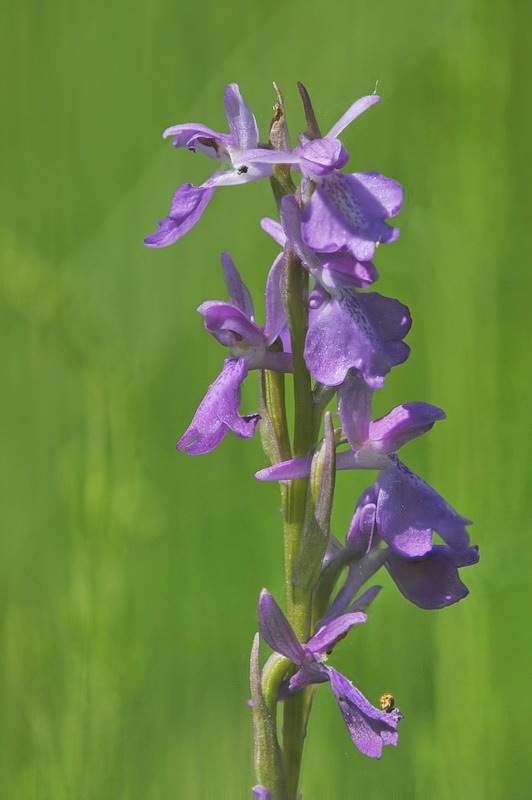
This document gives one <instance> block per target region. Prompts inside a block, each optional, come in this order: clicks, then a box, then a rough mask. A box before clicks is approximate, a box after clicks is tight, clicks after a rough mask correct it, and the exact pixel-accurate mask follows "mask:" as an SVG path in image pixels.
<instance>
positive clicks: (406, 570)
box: [386, 545, 479, 609]
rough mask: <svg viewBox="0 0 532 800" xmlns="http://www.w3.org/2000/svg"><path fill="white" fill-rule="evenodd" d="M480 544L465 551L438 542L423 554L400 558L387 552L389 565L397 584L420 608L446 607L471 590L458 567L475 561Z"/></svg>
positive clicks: (391, 552) (477, 558) (402, 592)
mask: <svg viewBox="0 0 532 800" xmlns="http://www.w3.org/2000/svg"><path fill="white" fill-rule="evenodd" d="M478 560H479V554H478V547H470V548H469V550H467V552H466V553H465V554H464V553H462V554H459V553H456V552H455V551H454V550H452V549H451V548H450V547H445V546H442V545H435V546H434V547H433V548H432V549H431V550H430V552H429V553H427V555H426V556H425V557H424V558H421V559H408V558H401V556H399V555H398V554H397V553H394V552H393V551H392V550H389V552H388V560H387V562H386V568H387V570H388V572H389V573H390V575H391V577H392V579H393V580H394V582H395V584H396V586H397V588H398V589H399V591H400V592H401V594H403V595H404V596H405V597H406V599H407V600H410V602H411V603H413V604H414V605H416V606H419V608H427V609H433V608H444V607H445V606H450V605H452V604H453V603H457V602H458V601H459V600H462V599H463V598H464V597H466V596H467V595H468V594H469V589H468V588H467V586H465V584H463V583H462V581H461V580H460V578H459V575H458V568H459V567H467V566H471V565H472V564H476V563H477V562H478Z"/></svg>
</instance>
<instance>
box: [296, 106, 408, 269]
mask: <svg viewBox="0 0 532 800" xmlns="http://www.w3.org/2000/svg"><path fill="white" fill-rule="evenodd" d="M379 100H380V97H378V95H369V96H367V97H361V98H360V100H357V101H356V103H354V104H353V105H352V106H351V108H349V109H348V111H347V112H346V113H345V114H344V115H343V117H341V119H340V120H338V122H337V123H336V124H335V125H334V126H333V127H332V128H331V130H330V131H329V133H328V134H327V135H326V136H325V137H324V138H323V139H316V140H313V141H310V142H307V143H306V144H304V145H303V146H302V147H301V148H300V151H299V154H298V155H299V166H300V169H301V171H302V173H303V174H304V175H305V177H307V178H310V179H312V181H313V182H314V183H315V184H316V189H315V191H314V193H313V194H312V196H311V198H310V200H309V202H308V203H307V205H306V206H305V209H304V211H303V238H304V239H305V241H306V243H307V244H308V245H309V246H310V247H312V249H313V250H315V251H317V252H329V253H332V252H336V251H338V250H340V249H342V248H346V249H347V250H348V251H350V252H351V253H352V255H353V256H354V257H355V258H357V259H359V260H360V261H369V260H370V259H371V258H373V254H374V252H375V247H376V246H377V245H378V244H379V243H381V242H383V243H387V242H393V241H395V240H396V239H397V237H398V236H399V229H398V228H393V227H390V226H389V225H387V223H386V222H385V221H384V220H385V219H388V218H389V217H394V216H395V215H396V214H398V213H399V211H400V210H401V205H402V202H403V189H402V187H401V185H400V184H399V183H397V181H394V180H393V179H392V178H386V177H385V176H384V175H380V174H379V173H377V172H355V173H353V174H350V175H345V174H343V173H341V172H339V169H340V168H341V167H343V166H345V164H346V163H347V160H348V157H349V156H348V154H347V152H346V150H345V148H344V147H343V146H342V145H341V143H340V142H339V141H338V136H339V135H340V133H341V132H342V131H343V130H344V128H345V127H346V126H347V125H349V124H350V123H351V122H352V121H353V120H354V119H356V118H357V117H358V116H359V115H360V114H362V113H363V112H364V111H366V109H368V108H370V107H371V106H372V105H374V104H375V103H377V102H378V101H379Z"/></svg>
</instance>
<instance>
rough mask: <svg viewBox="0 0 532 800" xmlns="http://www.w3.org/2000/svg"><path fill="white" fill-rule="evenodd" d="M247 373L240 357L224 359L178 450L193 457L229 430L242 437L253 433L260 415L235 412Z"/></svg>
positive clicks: (219, 439)
mask: <svg viewBox="0 0 532 800" xmlns="http://www.w3.org/2000/svg"><path fill="white" fill-rule="evenodd" d="M247 374H248V367H247V364H246V361H245V360H244V359H243V358H240V359H238V360H235V359H227V360H226V361H225V362H224V366H223V370H222V372H221V373H220V374H219V375H218V377H217V378H216V380H215V381H214V383H213V384H212V385H211V386H209V389H208V390H207V394H206V395H205V397H204V398H203V400H202V401H201V403H200V404H199V406H198V410H197V411H196V413H195V414H194V418H193V420H192V422H191V423H190V425H189V426H188V428H187V430H186V431H185V433H184V434H183V436H182V437H181V439H180V440H179V442H178V443H177V449H178V450H183V449H185V450H186V452H187V453H188V454H189V455H194V456H196V455H203V454H204V453H210V452H211V450H214V448H215V447H217V446H218V445H219V444H220V442H221V441H222V439H223V438H224V436H225V435H226V433H227V432H228V431H230V430H231V431H233V433H236V435H237V436H239V437H240V438H241V439H249V438H250V437H251V436H253V434H254V432H255V428H256V426H257V423H258V421H259V419H260V416H259V414H250V415H249V416H244V417H241V416H240V415H239V413H238V407H239V405H240V384H241V383H242V381H243V380H244V378H245V377H246V375H247Z"/></svg>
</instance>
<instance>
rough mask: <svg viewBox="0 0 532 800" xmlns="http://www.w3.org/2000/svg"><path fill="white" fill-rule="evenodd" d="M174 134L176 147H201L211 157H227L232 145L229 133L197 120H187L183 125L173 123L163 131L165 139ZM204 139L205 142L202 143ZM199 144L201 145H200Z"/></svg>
mask: <svg viewBox="0 0 532 800" xmlns="http://www.w3.org/2000/svg"><path fill="white" fill-rule="evenodd" d="M169 136H173V137H174V138H173V139H172V145H173V146H174V147H188V149H189V150H196V148H198V149H201V151H202V152H203V153H205V155H208V156H210V157H211V158H217V159H218V158H227V147H228V146H230V145H231V143H232V138H231V136H229V135H228V134H227V133H219V132H218V131H213V129H212V128H208V127H207V126H206V125H201V123H197V122H187V123H185V124H182V125H172V127H170V128H167V129H166V130H165V131H164V133H163V139H167V138H168V137H169ZM202 140H204V141H203V143H201V142H202ZM198 145H199V146H198Z"/></svg>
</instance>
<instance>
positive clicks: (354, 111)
mask: <svg viewBox="0 0 532 800" xmlns="http://www.w3.org/2000/svg"><path fill="white" fill-rule="evenodd" d="M379 100H380V97H379V95H378V94H370V95H367V96H366V97H361V98H359V99H358V100H356V101H355V102H354V103H353V105H352V106H350V107H349V108H348V109H347V111H346V112H345V114H342V116H341V117H340V119H339V120H338V122H337V123H335V124H334V125H333V126H332V128H331V130H330V131H329V133H328V134H327V139H331V138H332V137H337V136H339V135H340V134H341V132H342V131H343V130H344V128H347V126H348V125H350V124H351V122H353V120H355V119H356V118H357V117H359V116H360V114H363V113H364V111H366V109H368V108H371V106H373V105H375V103H378V102H379Z"/></svg>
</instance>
